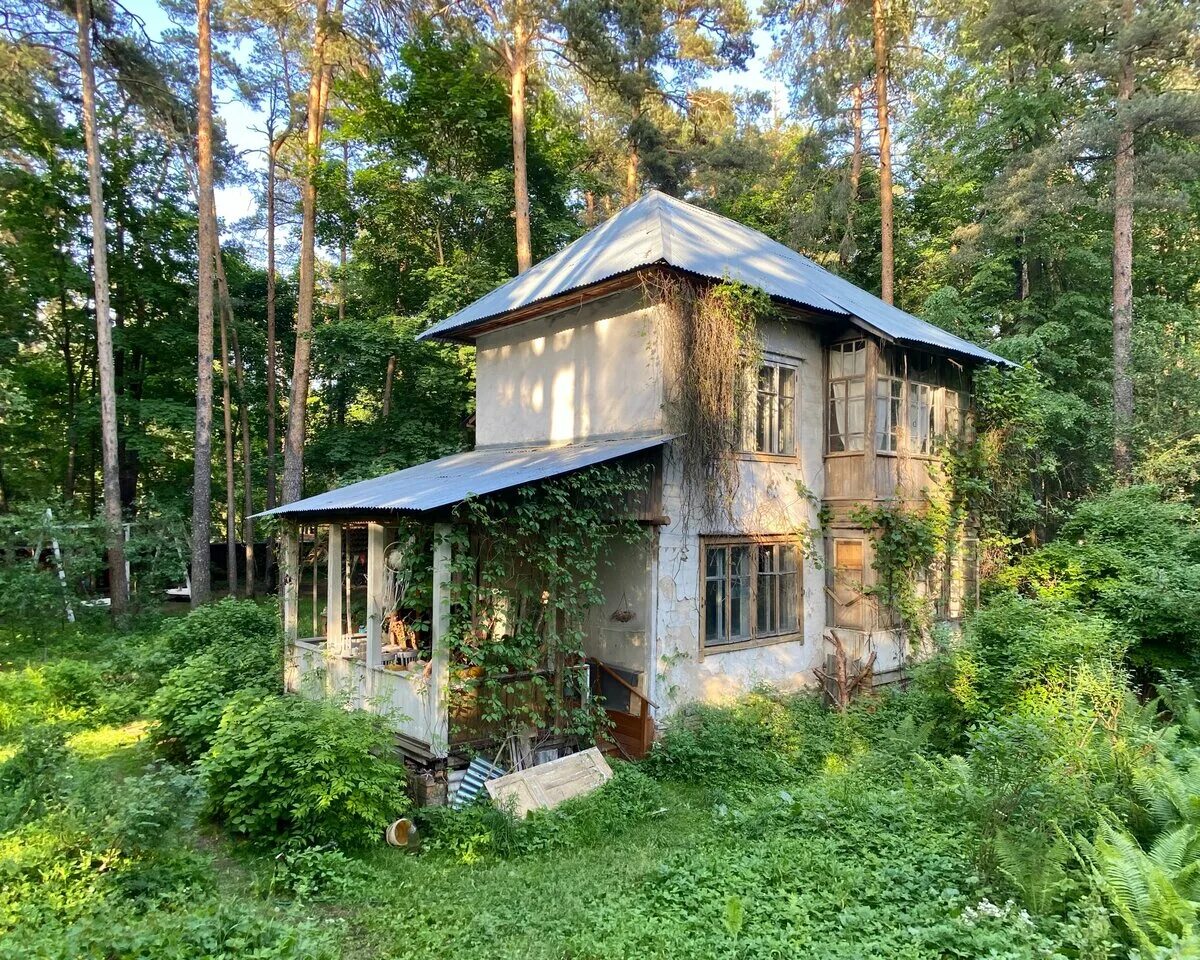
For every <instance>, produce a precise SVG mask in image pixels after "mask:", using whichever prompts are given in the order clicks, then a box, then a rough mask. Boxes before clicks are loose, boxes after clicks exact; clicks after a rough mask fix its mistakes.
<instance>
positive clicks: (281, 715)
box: [200, 693, 408, 849]
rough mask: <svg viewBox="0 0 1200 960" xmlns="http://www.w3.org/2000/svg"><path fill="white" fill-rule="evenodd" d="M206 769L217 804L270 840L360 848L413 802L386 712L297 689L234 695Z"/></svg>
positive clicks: (237, 826)
mask: <svg viewBox="0 0 1200 960" xmlns="http://www.w3.org/2000/svg"><path fill="white" fill-rule="evenodd" d="M200 770H201V774H202V777H203V781H204V785H205V789H206V792H207V795H208V804H209V810H210V812H211V813H212V814H213V815H214V816H215V817H217V818H218V819H220V820H221V821H222V822H224V823H225V825H226V826H227V827H228V828H229V829H230V831H232V832H233V833H235V834H238V835H240V836H243V837H246V838H248V839H251V840H253V841H256V842H259V843H264V844H278V843H288V844H291V845H302V846H312V845H320V844H326V843H336V844H337V845H338V846H339V847H342V848H343V849H354V848H359V847H363V846H366V845H368V844H371V843H376V842H379V841H381V840H382V839H383V831H384V828H385V827H386V826H387V824H388V823H389V822H390V821H391V820H393V819H395V818H396V817H398V816H400V815H401V814H402V813H403V812H404V811H405V810H406V808H407V806H408V801H407V799H406V797H405V793H404V779H405V771H404V764H403V763H402V762H401V760H400V759H399V756H398V755H397V753H396V748H395V740H394V737H393V735H392V733H391V731H389V730H388V729H387V727H386V725H385V724H384V722H383V720H382V719H381V718H379V717H376V716H374V715H372V714H367V713H363V712H359V711H346V710H342V709H341V708H339V707H337V706H336V705H334V704H332V703H327V702H322V701H312V700H307V699H305V698H303V697H298V696H273V697H266V698H265V699H264V698H263V697H261V696H259V695H256V694H246V693H243V694H241V695H240V696H238V697H235V698H234V699H233V700H231V701H230V703H229V705H228V706H227V707H226V708H225V713H224V716H223V717H222V718H221V724H220V728H219V729H218V731H217V735H216V737H215V738H214V740H213V744H212V748H211V749H210V750H209V751H208V753H206V754H205V755H204V756H203V757H202V759H201V761H200Z"/></svg>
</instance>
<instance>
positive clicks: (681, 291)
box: [644, 274, 775, 522]
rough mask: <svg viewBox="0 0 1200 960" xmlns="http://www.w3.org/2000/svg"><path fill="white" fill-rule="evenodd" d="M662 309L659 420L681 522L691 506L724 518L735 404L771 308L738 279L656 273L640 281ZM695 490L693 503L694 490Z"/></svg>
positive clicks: (732, 473) (733, 478)
mask: <svg viewBox="0 0 1200 960" xmlns="http://www.w3.org/2000/svg"><path fill="white" fill-rule="evenodd" d="M644 283H645V284H646V288H647V294H648V296H649V297H650V299H651V300H652V301H654V302H656V303H658V304H660V305H661V306H662V307H663V308H664V310H663V314H664V317H665V322H664V324H663V336H662V344H663V361H664V367H665V373H666V377H665V380H666V398H665V399H666V413H667V423H668V426H669V429H670V430H671V432H672V433H674V434H676V435H677V436H678V437H679V439H678V440H676V441H675V443H674V444H673V449H674V454H675V456H676V457H678V458H679V460H680V466H681V468H682V474H683V482H682V491H681V495H682V498H683V510H684V514H685V522H686V519H687V518H690V517H691V516H693V515H694V508H695V507H696V506H699V507H700V509H701V510H702V511H703V515H704V516H705V517H707V518H710V519H716V518H717V517H718V516H719V514H720V513H721V512H722V511H723V512H724V514H725V515H726V517H729V518H732V508H733V500H734V498H735V497H736V496H737V490H738V465H737V461H736V460H734V459H733V458H732V457H731V456H730V454H732V453H733V452H734V451H736V450H737V449H739V447H740V446H742V444H741V436H740V431H741V429H742V425H741V424H740V422H739V418H738V411H739V410H740V409H742V408H743V401H744V400H745V398H746V396H747V394H748V393H749V392H750V391H751V390H753V389H754V375H755V371H756V370H757V368H758V365H759V358H760V354H761V347H760V344H759V340H758V335H757V328H758V324H759V322H760V321H761V320H763V319H764V318H766V317H768V316H771V315H773V314H774V312H775V311H774V307H773V305H772V303H771V298H770V297H769V296H767V294H765V293H763V292H762V291H761V290H757V289H755V288H753V287H749V286H746V285H745V284H742V283H736V282H732V281H725V282H723V283H715V284H713V283H709V284H704V283H698V282H695V281H691V280H687V279H683V278H680V277H678V276H670V275H666V274H660V275H656V276H652V277H647V278H646V280H645V281H644ZM697 495H698V496H699V503H698V504H697V502H696V497H697Z"/></svg>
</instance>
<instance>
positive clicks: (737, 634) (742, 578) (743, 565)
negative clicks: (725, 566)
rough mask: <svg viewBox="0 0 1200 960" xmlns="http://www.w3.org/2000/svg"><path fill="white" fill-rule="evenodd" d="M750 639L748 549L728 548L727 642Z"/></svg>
mask: <svg viewBox="0 0 1200 960" xmlns="http://www.w3.org/2000/svg"><path fill="white" fill-rule="evenodd" d="M749 637H750V548H749V547H730V548H729V640H730V642H734V641H738V640H747V639H749Z"/></svg>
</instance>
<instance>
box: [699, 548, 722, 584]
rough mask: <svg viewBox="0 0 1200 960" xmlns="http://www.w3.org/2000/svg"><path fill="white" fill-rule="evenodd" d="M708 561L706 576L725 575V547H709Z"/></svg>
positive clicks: (707, 552)
mask: <svg viewBox="0 0 1200 960" xmlns="http://www.w3.org/2000/svg"><path fill="white" fill-rule="evenodd" d="M705 552H706V554H707V561H706V564H705V574H704V575H705V576H706V577H721V578H722V579H723V578H724V577H725V548H724V547H709V548H708V550H707V551H705Z"/></svg>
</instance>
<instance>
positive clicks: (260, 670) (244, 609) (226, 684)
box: [149, 600, 283, 760]
mask: <svg viewBox="0 0 1200 960" xmlns="http://www.w3.org/2000/svg"><path fill="white" fill-rule="evenodd" d="M165 640H166V644H167V647H168V649H170V650H171V651H173V652H174V653H175V654H176V656H185V657H186V659H184V660H183V662H182V663H180V664H179V665H178V666H176V667H174V668H172V669H171V670H170V671H169V672H168V673H167V674H166V676H165V677H164V678H163V681H162V686H161V687H160V688H159V690H158V692H157V693H156V694H155V695H154V698H153V700H152V701H151V702H150V704H149V713H150V716H151V717H153V718H154V720H155V721H156V726H155V733H154V735H155V737H156V739H157V740H158V741H159V743H161V744H162V745H163V747H164V748H165V749H166V750H167V752H168V753H169V754H170V755H172V756H177V757H182V758H185V759H188V760H197V759H199V758H200V756H201V755H202V754H203V753H204V751H205V750H207V749H208V748H209V746H211V744H212V741H213V737H214V736H215V735H216V732H217V727H218V726H219V725H220V723H221V716H222V713H223V712H224V710H225V706H226V704H227V703H228V702H229V701H230V700H231V699H232V698H233V697H234V696H235V695H236V694H238V693H240V692H246V693H248V694H252V695H255V696H259V697H264V696H270V695H272V694H275V693H278V692H279V690H280V689H282V687H283V643H282V635H281V633H280V629H279V620H278V615H277V613H276V611H275V610H274V608H273V607H272V606H267V607H260V606H258V605H257V604H254V603H250V602H247V601H239V600H223V601H221V602H220V603H217V604H212V605H211V606H207V607H201V608H200V609H198V610H196V611H193V612H192V613H190V614H188V616H187V617H186V618H184V619H183V620H181V621H180V622H179V623H177V624H175V625H174V626H172V627H171V628H169V629H168V630H167V632H166V636H165ZM189 651H191V652H190V654H189Z"/></svg>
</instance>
